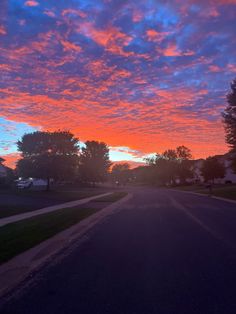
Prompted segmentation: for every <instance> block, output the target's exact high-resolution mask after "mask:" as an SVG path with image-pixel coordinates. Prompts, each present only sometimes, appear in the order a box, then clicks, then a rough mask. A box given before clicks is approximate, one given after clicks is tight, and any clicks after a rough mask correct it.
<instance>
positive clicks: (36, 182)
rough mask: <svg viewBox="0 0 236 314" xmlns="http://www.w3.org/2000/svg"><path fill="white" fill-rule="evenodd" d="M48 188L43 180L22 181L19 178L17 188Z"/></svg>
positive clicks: (30, 179) (29, 179)
mask: <svg viewBox="0 0 236 314" xmlns="http://www.w3.org/2000/svg"><path fill="white" fill-rule="evenodd" d="M46 186H47V181H46V180H43V179H35V178H28V179H22V178H19V179H18V180H16V187H17V188H18V189H30V188H31V187H35V188H40V187H41V188H42V187H46Z"/></svg>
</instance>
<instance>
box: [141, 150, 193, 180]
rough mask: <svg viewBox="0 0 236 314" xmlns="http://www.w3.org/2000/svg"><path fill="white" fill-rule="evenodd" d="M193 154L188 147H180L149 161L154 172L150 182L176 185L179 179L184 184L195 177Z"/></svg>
mask: <svg viewBox="0 0 236 314" xmlns="http://www.w3.org/2000/svg"><path fill="white" fill-rule="evenodd" d="M191 158H192V154H191V150H190V149H189V148H187V147H186V146H183V145H182V146H178V147H177V148H176V149H167V150H166V151H164V152H163V153H162V154H156V156H155V157H152V158H149V159H147V162H148V164H149V166H150V167H152V172H150V180H151V181H152V183H153V182H155V183H158V184H161V185H170V184H174V183H175V182H176V181H177V179H179V180H180V181H181V182H182V183H185V181H186V180H187V179H188V178H192V177H193V171H192V162H191V160H190V159H191Z"/></svg>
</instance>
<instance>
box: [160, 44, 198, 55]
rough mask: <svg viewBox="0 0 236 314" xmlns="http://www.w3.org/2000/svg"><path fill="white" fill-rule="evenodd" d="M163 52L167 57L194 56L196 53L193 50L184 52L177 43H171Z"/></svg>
mask: <svg viewBox="0 0 236 314" xmlns="http://www.w3.org/2000/svg"><path fill="white" fill-rule="evenodd" d="M162 54H163V55H164V56H165V57H180V56H192V55H194V52H193V51H186V52H182V51H180V50H179V48H178V47H177V45H176V44H174V43H170V44H169V45H168V46H167V48H166V49H164V50H163V51H162Z"/></svg>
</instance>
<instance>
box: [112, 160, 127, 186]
mask: <svg viewBox="0 0 236 314" xmlns="http://www.w3.org/2000/svg"><path fill="white" fill-rule="evenodd" d="M111 176H112V179H113V180H114V181H118V182H119V183H121V184H126V183H127V181H128V180H129V176H130V165H129V164H128V163H122V164H116V165H114V166H113V167H112V171H111Z"/></svg>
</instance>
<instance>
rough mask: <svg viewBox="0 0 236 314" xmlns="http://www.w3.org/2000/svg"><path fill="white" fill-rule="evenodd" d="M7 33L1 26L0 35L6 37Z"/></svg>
mask: <svg viewBox="0 0 236 314" xmlns="http://www.w3.org/2000/svg"><path fill="white" fill-rule="evenodd" d="M6 33H7V31H6V29H5V27H4V26H3V25H0V35H6Z"/></svg>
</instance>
